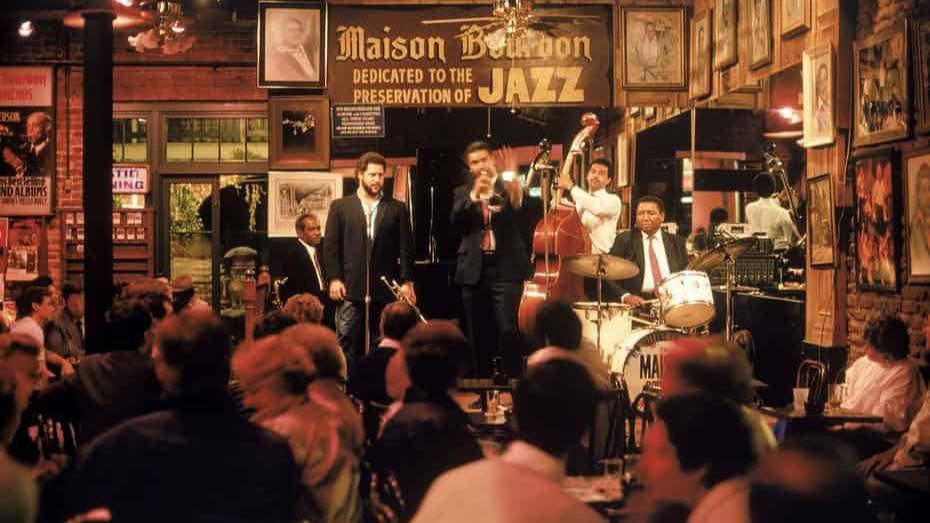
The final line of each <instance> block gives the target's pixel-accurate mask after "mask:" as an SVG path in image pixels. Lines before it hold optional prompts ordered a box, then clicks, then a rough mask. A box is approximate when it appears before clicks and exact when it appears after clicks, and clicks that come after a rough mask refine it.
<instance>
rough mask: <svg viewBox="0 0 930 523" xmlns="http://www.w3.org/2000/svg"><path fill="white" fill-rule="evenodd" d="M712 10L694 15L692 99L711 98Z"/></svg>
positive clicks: (692, 22) (690, 90) (692, 28)
mask: <svg viewBox="0 0 930 523" xmlns="http://www.w3.org/2000/svg"><path fill="white" fill-rule="evenodd" d="M712 20H713V14H712V10H710V9H707V10H704V11H701V12H700V13H698V14H696V15H694V18H693V19H692V20H691V81H690V82H689V83H688V96H689V97H690V98H692V99H696V98H704V97H706V96H710V91H711V73H712V69H713V64H711V56H712V55H711V49H712V47H713V46H712V45H711V37H712V35H713V33H712V32H711V27H712V25H713V23H712Z"/></svg>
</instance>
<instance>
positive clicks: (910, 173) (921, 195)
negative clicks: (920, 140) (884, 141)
mask: <svg viewBox="0 0 930 523" xmlns="http://www.w3.org/2000/svg"><path fill="white" fill-rule="evenodd" d="M904 189H905V190H904V195H905V198H904V217H905V220H907V227H906V229H905V230H906V231H907V235H906V238H905V244H906V245H907V267H908V271H907V282H908V283H927V282H930V149H920V150H917V151H912V152H909V153H907V154H906V155H905V156H904Z"/></svg>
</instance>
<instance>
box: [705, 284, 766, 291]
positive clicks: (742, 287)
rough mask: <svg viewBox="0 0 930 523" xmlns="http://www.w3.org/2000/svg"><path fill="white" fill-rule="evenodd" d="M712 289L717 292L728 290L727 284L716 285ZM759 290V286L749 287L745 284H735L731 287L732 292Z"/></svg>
mask: <svg viewBox="0 0 930 523" xmlns="http://www.w3.org/2000/svg"><path fill="white" fill-rule="evenodd" d="M711 289H713V290H715V291H717V292H727V286H726V285H714V286H713V287H711ZM757 290H759V288H758V287H747V286H745V285H734V286H732V287H730V292H756V291H757Z"/></svg>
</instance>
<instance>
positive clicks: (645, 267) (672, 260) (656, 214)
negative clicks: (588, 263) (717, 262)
mask: <svg viewBox="0 0 930 523" xmlns="http://www.w3.org/2000/svg"><path fill="white" fill-rule="evenodd" d="M664 221H665V204H664V203H662V200H661V199H660V198H658V197H656V196H652V195H646V196H643V197H642V198H640V199H639V200H638V201H637V202H636V227H634V228H632V229H630V230H629V231H625V232H623V233H621V234H620V235H618V236H617V238H616V240H614V244H613V247H612V248H611V249H610V254H612V255H614V256H618V257H620V258H625V259H627V260H630V261H632V262H633V263H635V264H636V266H637V267H639V273H638V274H637V275H636V276H633V277H632V278H629V279H626V280H618V281H616V282H609V283H610V284H609V285H605V291H606V292H605V296H606V297H607V299H608V300H611V301H613V300H616V299H620V300H621V301H622V302H623V303H625V304H627V305H631V306H633V307H641V306H642V305H643V304H644V303H645V302H646V300H651V299H653V298H655V297H656V289H657V287H658V285H659V283H660V282H661V281H662V279H663V278H665V277H666V276H668V275H669V274H672V273H675V272H678V271H683V270H685V268H686V267H687V265H688V252H687V249H686V247H685V239H684V238H683V237H681V236H678V235H677V234H670V233H668V232H665V231H663V230H662V222H664Z"/></svg>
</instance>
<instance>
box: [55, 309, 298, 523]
mask: <svg viewBox="0 0 930 523" xmlns="http://www.w3.org/2000/svg"><path fill="white" fill-rule="evenodd" d="M153 357H154V359H155V374H156V376H157V377H158V381H159V382H160V384H161V386H162V390H163V391H164V393H165V396H166V398H168V399H170V400H171V405H170V408H168V409H167V410H163V411H160V412H156V413H153V414H149V415H146V416H142V417H138V418H134V419H132V420H130V421H127V422H126V423H123V424H121V425H119V426H117V427H115V428H114V429H112V430H110V431H108V432H106V433H104V434H102V435H101V436H100V437H98V438H97V439H95V440H94V441H92V442H91V443H90V444H89V445H87V446H85V447H84V448H82V449H81V451H80V453H79V454H78V456H77V457H76V459H75V460H74V462H73V463H72V465H71V467H69V469H67V470H66V471H65V472H63V473H62V475H61V476H60V478H59V481H60V482H61V485H60V488H59V489H56V490H55V492H59V493H62V494H60V495H61V496H62V497H57V496H45V495H44V494H43V498H42V509H43V511H47V512H45V514H46V515H47V516H48V517H50V518H52V519H58V520H60V519H62V518H61V517H57V518H56V517H55V515H56V511H57V510H62V507H63V510H64V514H59V515H64V516H67V515H71V514H77V513H83V512H86V511H88V510H89V509H93V508H98V507H106V508H108V509H109V510H110V512H111V513H112V514H113V518H114V519H115V520H119V521H280V522H285V521H291V518H292V516H293V513H294V508H295V507H296V501H297V468H296V465H295V463H294V458H293V456H292V454H291V451H290V448H289V447H288V445H287V442H285V441H284V440H282V439H281V438H280V437H279V436H277V435H275V434H272V433H270V432H268V431H267V430H265V429H263V428H261V427H258V426H256V425H252V424H251V423H249V422H247V421H246V420H243V419H242V418H241V417H239V415H238V414H237V413H236V411H235V408H234V406H233V404H232V401H231V400H230V398H229V397H228V394H227V391H226V387H227V382H228V380H229V358H230V342H229V335H228V333H227V332H226V331H225V329H224V328H223V327H222V324H221V323H220V321H219V319H218V318H216V317H215V316H214V315H213V314H212V313H211V312H210V311H206V310H192V311H185V312H184V313H182V314H179V315H176V316H172V317H170V318H168V319H166V320H165V321H164V322H163V323H162V324H161V325H160V326H159V329H158V331H157V333H156V337H155V344H154V352H153Z"/></svg>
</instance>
